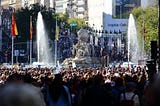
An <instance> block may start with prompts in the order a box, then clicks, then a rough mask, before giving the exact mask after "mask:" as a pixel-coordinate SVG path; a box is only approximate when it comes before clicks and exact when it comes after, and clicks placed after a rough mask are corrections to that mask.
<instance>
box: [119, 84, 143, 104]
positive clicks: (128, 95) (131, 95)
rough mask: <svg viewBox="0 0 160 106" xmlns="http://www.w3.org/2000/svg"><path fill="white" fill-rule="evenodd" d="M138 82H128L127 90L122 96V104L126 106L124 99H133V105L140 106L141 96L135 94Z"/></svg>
mask: <svg viewBox="0 0 160 106" xmlns="http://www.w3.org/2000/svg"><path fill="white" fill-rule="evenodd" d="M136 87H137V84H136V83H135V82H127V83H126V91H125V92H124V93H122V94H121V96H120V106H124V104H126V103H124V100H127V101H128V100H129V101H130V100H131V101H132V100H133V106H140V102H139V97H138V95H137V94H135V90H136Z"/></svg>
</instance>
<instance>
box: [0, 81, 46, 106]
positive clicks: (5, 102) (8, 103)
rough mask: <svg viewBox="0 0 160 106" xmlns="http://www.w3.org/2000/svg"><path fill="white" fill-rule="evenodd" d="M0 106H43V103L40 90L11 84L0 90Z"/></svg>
mask: <svg viewBox="0 0 160 106" xmlns="http://www.w3.org/2000/svg"><path fill="white" fill-rule="evenodd" d="M0 106H45V102H44V100H43V96H42V94H41V92H40V89H38V88H36V87H34V86H32V85H29V84H17V83H16V84H15V83H14V84H13V83H12V84H8V85H5V86H4V87H3V88H1V89H0Z"/></svg>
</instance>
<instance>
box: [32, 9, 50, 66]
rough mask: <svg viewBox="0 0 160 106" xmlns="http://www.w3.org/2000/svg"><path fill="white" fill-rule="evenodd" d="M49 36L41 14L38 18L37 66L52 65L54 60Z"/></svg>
mask: <svg viewBox="0 0 160 106" xmlns="http://www.w3.org/2000/svg"><path fill="white" fill-rule="evenodd" d="M49 45H50V44H49V39H48V35H47V33H46V31H45V27H44V22H43V17H42V14H41V12H39V13H38V17H37V62H36V63H34V64H37V65H45V66H48V65H51V64H53V58H52V56H51V48H50V47H49Z"/></svg>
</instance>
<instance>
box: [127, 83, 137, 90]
mask: <svg viewBox="0 0 160 106" xmlns="http://www.w3.org/2000/svg"><path fill="white" fill-rule="evenodd" d="M136 87H137V84H136V83H135V82H127V83H126V90H127V92H134V91H135V90H136Z"/></svg>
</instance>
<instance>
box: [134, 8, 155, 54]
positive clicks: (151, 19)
mask: <svg viewBox="0 0 160 106" xmlns="http://www.w3.org/2000/svg"><path fill="white" fill-rule="evenodd" d="M132 14H133V16H134V18H135V20H136V24H137V31H138V35H139V39H140V41H141V44H142V41H143V40H144V49H145V51H146V52H147V53H150V50H151V45H150V43H151V41H157V40H158V7H157V6H155V7H147V8H144V9H143V8H141V7H138V8H135V9H133V10H132Z"/></svg>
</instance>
